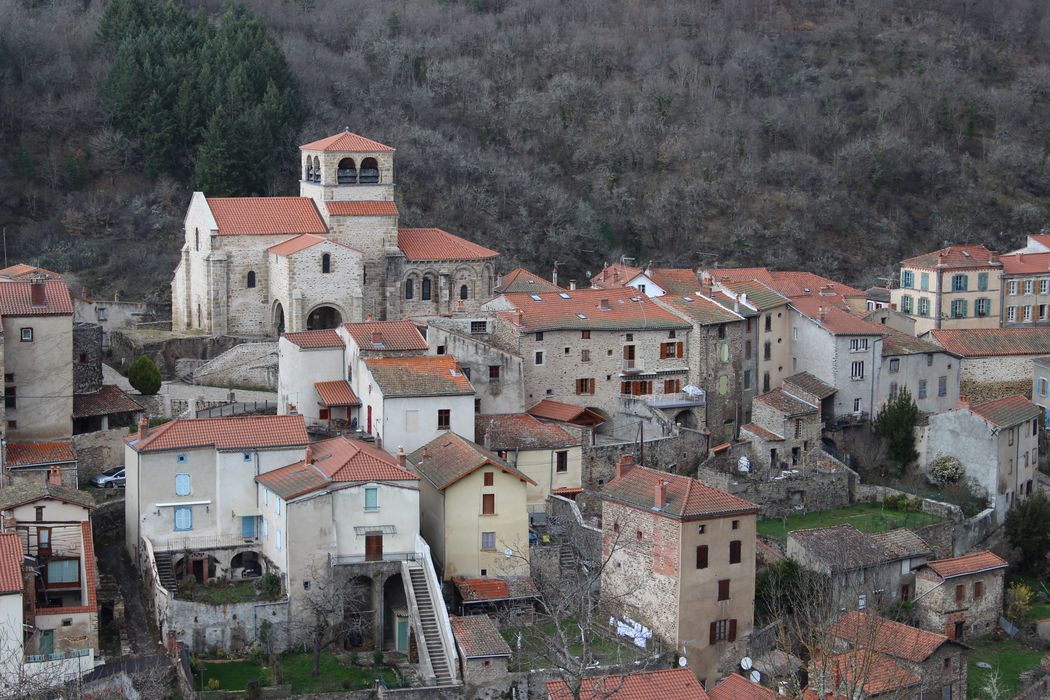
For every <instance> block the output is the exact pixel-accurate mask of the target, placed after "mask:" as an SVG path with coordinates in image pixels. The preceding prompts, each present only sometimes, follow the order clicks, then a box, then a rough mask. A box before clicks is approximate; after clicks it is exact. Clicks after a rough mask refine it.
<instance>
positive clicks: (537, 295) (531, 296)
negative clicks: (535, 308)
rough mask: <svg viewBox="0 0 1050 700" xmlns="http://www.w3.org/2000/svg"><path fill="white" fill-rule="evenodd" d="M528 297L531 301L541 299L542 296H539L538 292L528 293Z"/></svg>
mask: <svg viewBox="0 0 1050 700" xmlns="http://www.w3.org/2000/svg"><path fill="white" fill-rule="evenodd" d="M529 298H530V299H532V300H533V301H543V297H541V296H540V295H539V294H530V295H529Z"/></svg>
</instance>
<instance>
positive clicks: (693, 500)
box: [601, 455, 759, 684]
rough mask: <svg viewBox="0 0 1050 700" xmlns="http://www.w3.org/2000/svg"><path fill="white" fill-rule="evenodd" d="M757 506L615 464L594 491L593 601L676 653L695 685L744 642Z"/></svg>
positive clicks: (681, 479) (685, 480) (711, 676)
mask: <svg viewBox="0 0 1050 700" xmlns="http://www.w3.org/2000/svg"><path fill="white" fill-rule="evenodd" d="M758 510H759V509H758V506H756V505H755V504H753V503H751V502H749V501H745V500H743V499H741V498H737V497H736V496H732V495H730V494H728V493H725V492H724V491H719V490H718V489H714V488H711V487H709V486H706V485H704V484H702V483H701V482H699V481H697V480H696V479H691V478H689V477H686V476H679V475H675V474H669V473H666V472H660V471H656V470H654V469H648V468H646V467H641V466H638V465H637V464H635V462H634V460H633V459H632V458H631V457H629V456H626V455H625V456H624V457H622V458H621V459H620V462H619V464H618V465H617V470H616V477H615V478H614V479H613V480H612V481H610V482H608V483H606V484H605V486H604V487H603V488H602V531H603V556H604V558H605V559H606V564H605V566H604V567H603V568H602V572H601V579H602V580H601V585H602V592H603V595H604V594H606V593H607V594H608V595H609V599H610V600H615V601H617V607H619V608H620V609H621V610H620V612H621V614H623V615H626V616H629V617H631V618H632V619H634V620H637V621H639V622H641V623H642V624H644V625H645V626H646V627H649V628H650V629H652V631H653V636H654V637H655V638H657V639H660V640H662V641H663V642H664V643H666V644H668V645H670V646H673V647H675V648H676V649H679V650H680V651H681V653H682V654H683V655H684V656H685V657H686V658H687V659H688V664H689V665H688V668H689V669H690V670H691V671H692V673H693V674H695V675H696V677H697V678H700V679H701V680H702V681H703V682H705V684H706V683H707V682H710V683H713V682H714V681H715V680H716V678H717V669H718V666H719V662H720V660H721V658H722V656H723V655H724V654H725V653H727V651H728V649H729V648H730V647H729V645H730V644H731V643H732V642H734V641H736V640H737V638H738V637H739V638H743V637H745V636H746V635H748V634H750V632H751V627H752V623H753V615H754V599H755V523H756V520H757V514H758Z"/></svg>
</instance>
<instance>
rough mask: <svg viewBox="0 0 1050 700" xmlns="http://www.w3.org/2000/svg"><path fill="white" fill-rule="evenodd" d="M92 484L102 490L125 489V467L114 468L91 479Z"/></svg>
mask: <svg viewBox="0 0 1050 700" xmlns="http://www.w3.org/2000/svg"><path fill="white" fill-rule="evenodd" d="M91 483H92V484H93V485H95V486H97V487H99V488H100V489H113V488H118V489H122V488H124V467H113V468H112V469H108V470H106V471H104V472H102V473H101V474H95V476H93V477H91Z"/></svg>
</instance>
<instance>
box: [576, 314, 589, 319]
mask: <svg viewBox="0 0 1050 700" xmlns="http://www.w3.org/2000/svg"><path fill="white" fill-rule="evenodd" d="M576 317H577V318H580V319H583V320H584V321H586V320H587V315H586V314H581V313H577V314H576Z"/></svg>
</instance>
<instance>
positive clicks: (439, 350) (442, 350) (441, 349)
mask: <svg viewBox="0 0 1050 700" xmlns="http://www.w3.org/2000/svg"><path fill="white" fill-rule="evenodd" d="M437 354H438V355H444V354H445V346H444V345H438V346H437Z"/></svg>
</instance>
